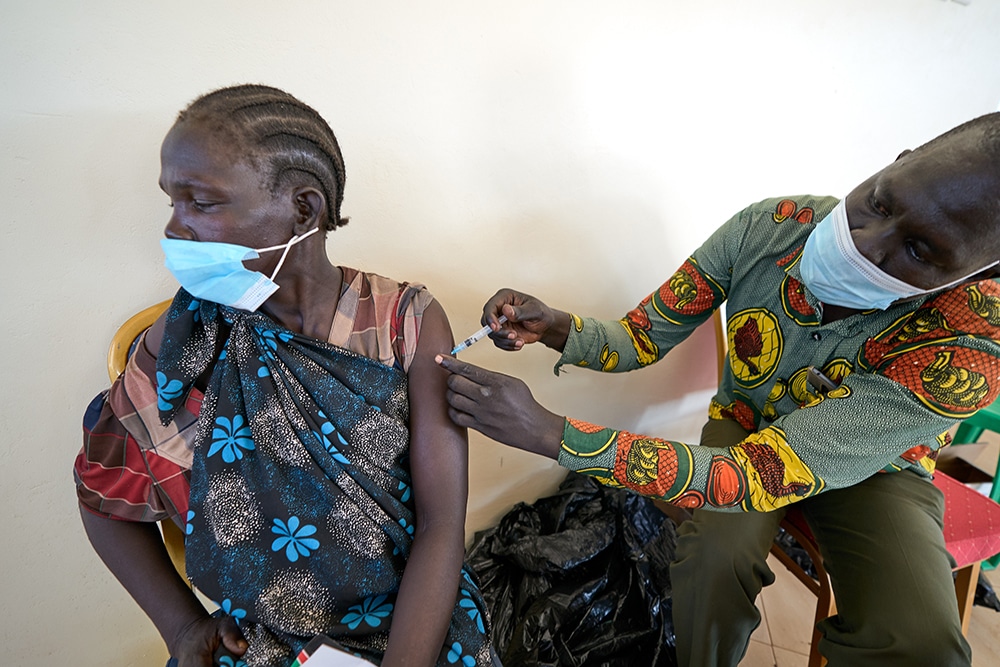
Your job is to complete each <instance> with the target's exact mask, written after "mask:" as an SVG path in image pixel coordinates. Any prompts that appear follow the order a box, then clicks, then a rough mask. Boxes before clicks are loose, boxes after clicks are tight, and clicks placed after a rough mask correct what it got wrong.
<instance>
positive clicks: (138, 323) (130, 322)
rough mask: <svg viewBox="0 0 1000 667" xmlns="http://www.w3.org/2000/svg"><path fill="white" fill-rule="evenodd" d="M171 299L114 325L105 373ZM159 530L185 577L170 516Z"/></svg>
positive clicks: (117, 370) (117, 365)
mask: <svg viewBox="0 0 1000 667" xmlns="http://www.w3.org/2000/svg"><path fill="white" fill-rule="evenodd" d="M170 303H171V299H167V300H166V301H161V302H160V303H158V304H156V305H154V306H150V307H149V308H145V309H143V310H140V311H139V312H138V313H136V314H135V315H133V316H132V317H130V318H128V319H127V320H125V322H124V324H122V325H121V326H120V327H118V331H116V332H115V335H114V336H112V338H111V345H110V347H109V348H108V377H109V378H111V381H112V382H114V381H115V380H116V379H117V378H118V376H119V375H121V374H122V371H124V370H125V365H126V364H127V363H128V358H129V356H130V355H131V354H132V350H133V348H134V347H135V344H136V343H137V342H138V341H139V336H141V335H142V334H143V332H145V331H146V329H148V328H149V327H150V326H152V324H153V322H155V321H156V318H157V317H159V316H160V314H161V313H162V312H163V311H165V310H166V309H167V307H168V306H170ZM160 532H161V533H162V534H163V544H164V545H165V546H166V548H167V553H168V554H170V560H171V561H173V563H174V567H175V568H177V571H178V572H179V573H180V574H181V576H182V577H184V578H185V579H187V574H186V571H185V568H184V534H183V533H182V532H181V529H180V528H178V527H177V524H175V523H174V522H173V521H171V520H167V521H161V522H160Z"/></svg>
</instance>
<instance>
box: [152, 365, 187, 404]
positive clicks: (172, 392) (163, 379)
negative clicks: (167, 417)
mask: <svg viewBox="0 0 1000 667" xmlns="http://www.w3.org/2000/svg"><path fill="white" fill-rule="evenodd" d="M182 393H184V383H183V382H181V381H180V380H176V379H175V380H171V381H170V382H167V376H166V375H164V374H163V373H162V372H161V371H156V403H157V405H156V407H157V408H158V409H160V410H171V409H173V407H174V403H173V400H174V399H175V398H177V397H178V396H180V395H181V394H182Z"/></svg>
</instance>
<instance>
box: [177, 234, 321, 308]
mask: <svg viewBox="0 0 1000 667" xmlns="http://www.w3.org/2000/svg"><path fill="white" fill-rule="evenodd" d="M318 231H319V227H315V228H313V229H310V230H309V231H308V232H306V233H305V234H302V235H301V236H295V237H293V238H292V240H290V241H289V242H288V243H282V244H281V245H276V246H271V247H270V248H256V249H254V248H248V247H246V246H241V245H235V244H233V243H215V242H212V241H187V240H183V239H163V240H161V241H160V246H161V247H162V248H163V254H164V255H166V257H167V259H166V261H165V262H164V265H165V266H166V267H167V268H168V269H170V272H171V273H172V274H174V278H176V279H177V282H179V283H180V284H181V287H183V288H184V289H186V290H187V291H188V292H190V293H191V294H192V295H193V296H195V297H196V298H199V299H203V300H205V301H214V302H215V303H221V304H223V305H226V306H232V307H233V308H237V309H239V310H249V311H251V312H253V311H255V310H257V309H258V308H260V305H261V304H262V303H264V302H265V301H267V299H268V298H269V297H270V296H271V295H272V294H274V293H275V292H276V291H277V290H278V285H277V284H276V283H275V282H274V278H275V276H277V275H278V271H279V270H280V269H281V265H282V264H284V263H285V257H287V256H288V251H289V250H291V248H292V246H293V245H295V244H296V243H298V242H299V241H301V240H302V239H304V238H306V237H307V236H310V235H311V234H313V233H315V232H318ZM272 250H284V252H282V253H281V259H279V260H278V265H277V266H276V267H274V271H273V272H272V273H271V276H270V277H268V276H265V275H264V274H263V273H260V272H259V271H251V270H250V269H248V268H246V267H245V266H243V262H244V261H245V260H248V259H256V258H258V257H260V254H261V253H264V252H271V251H272Z"/></svg>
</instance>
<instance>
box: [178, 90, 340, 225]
mask: <svg viewBox="0 0 1000 667" xmlns="http://www.w3.org/2000/svg"><path fill="white" fill-rule="evenodd" d="M185 121H198V122H203V123H206V124H207V126H208V127H209V128H211V129H212V130H213V131H217V132H220V133H223V134H229V135H230V137H231V138H232V139H233V140H234V141H235V142H236V145H237V146H238V147H240V148H242V149H243V150H245V151H246V153H247V159H248V160H249V161H250V163H251V164H252V165H253V166H254V167H256V168H257V169H259V170H260V171H261V173H262V174H263V176H264V179H265V182H266V183H268V184H269V187H270V188H271V190H272V192H275V191H277V190H278V188H280V187H282V186H284V185H286V184H288V183H292V182H295V181H296V180H302V179H305V180H307V181H308V182H309V183H310V185H312V186H313V187H317V188H319V189H320V190H321V191H322V192H323V193H324V194H325V195H326V207H327V223H326V229H327V230H333V229H336V228H337V227H342V226H344V225H346V224H347V219H346V218H341V217H340V204H341V202H342V201H343V199H344V180H345V179H346V173H345V171H344V158H343V156H342V155H341V153H340V145H339V144H338V143H337V137H336V136H334V134H333V130H331V129H330V126H329V125H328V124H327V122H326V121H325V120H323V117H322V116H320V115H319V114H318V113H316V111H315V110H314V109H313V108H312V107H310V106H308V105H306V104H304V103H302V102H300V101H299V100H298V99H296V98H295V97H293V96H291V95H289V94H288V93H286V92H284V91H283V90H279V89H277V88H272V87H270V86H259V85H241V86H232V87H229V88H220V89H219V90H216V91H214V92H211V93H208V94H207V95H203V96H202V97H199V98H198V99H196V100H195V101H194V102H192V103H191V105H190V106H188V108H187V109H185V110H183V111H181V112H180V114H179V115H178V116H177V122H178V123H181V122H185Z"/></svg>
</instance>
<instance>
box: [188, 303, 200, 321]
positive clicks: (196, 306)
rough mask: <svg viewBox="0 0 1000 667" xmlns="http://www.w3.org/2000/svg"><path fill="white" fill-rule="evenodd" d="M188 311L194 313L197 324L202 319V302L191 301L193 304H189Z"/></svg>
mask: <svg viewBox="0 0 1000 667" xmlns="http://www.w3.org/2000/svg"><path fill="white" fill-rule="evenodd" d="M188 310H193V311H194V316H193V317H194V321H195V322H197V321H198V320H200V319H201V312H200V311H201V301H200V300H198V299H191V303H189V304H188Z"/></svg>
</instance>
